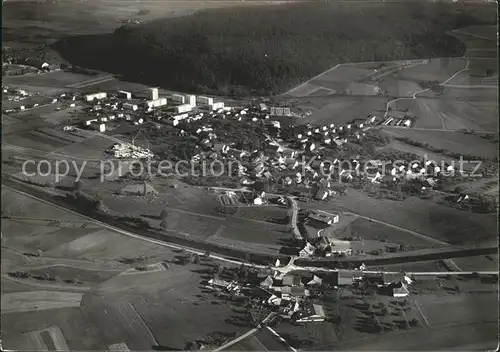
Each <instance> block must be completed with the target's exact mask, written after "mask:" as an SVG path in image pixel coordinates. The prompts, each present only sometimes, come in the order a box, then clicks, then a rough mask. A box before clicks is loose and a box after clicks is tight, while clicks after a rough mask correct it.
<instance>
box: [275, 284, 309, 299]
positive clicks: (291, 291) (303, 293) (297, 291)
mask: <svg viewBox="0 0 500 352" xmlns="http://www.w3.org/2000/svg"><path fill="white" fill-rule="evenodd" d="M279 291H281V293H282V294H288V295H290V296H295V297H308V296H309V295H310V292H309V290H308V289H306V288H305V287H303V286H284V287H281V288H279Z"/></svg>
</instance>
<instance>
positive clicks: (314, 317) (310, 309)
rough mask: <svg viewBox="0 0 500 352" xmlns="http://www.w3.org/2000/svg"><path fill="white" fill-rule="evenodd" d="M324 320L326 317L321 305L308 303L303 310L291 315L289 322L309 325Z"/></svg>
mask: <svg viewBox="0 0 500 352" xmlns="http://www.w3.org/2000/svg"><path fill="white" fill-rule="evenodd" d="M325 318H326V315H325V311H324V309H323V306H322V305H320V304H314V303H308V304H306V306H305V307H304V308H303V309H301V310H299V311H297V312H295V313H293V314H292V316H291V321H292V322H296V323H309V322H315V321H324V320H325Z"/></svg>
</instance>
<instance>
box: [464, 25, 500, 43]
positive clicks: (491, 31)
mask: <svg viewBox="0 0 500 352" xmlns="http://www.w3.org/2000/svg"><path fill="white" fill-rule="evenodd" d="M460 31H461V32H463V33H470V34H471V35H473V36H478V37H483V38H488V39H489V40H496V39H497V32H496V30H495V27H494V26H470V27H466V28H462V29H461V30H460Z"/></svg>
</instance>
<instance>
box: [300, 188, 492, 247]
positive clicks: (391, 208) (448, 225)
mask: <svg viewBox="0 0 500 352" xmlns="http://www.w3.org/2000/svg"><path fill="white" fill-rule="evenodd" d="M300 206H301V207H304V208H319V209H323V210H326V211H336V210H338V209H339V208H341V209H345V210H348V211H351V212H353V213H357V214H362V215H363V216H366V217H370V218H373V219H376V220H379V221H383V222H386V223H388V224H392V225H396V226H400V227H401V228H405V229H408V230H413V231H416V232H418V233H420V234H424V235H426V236H429V237H432V238H434V239H437V240H441V241H443V242H447V243H450V244H465V243H474V242H476V243H477V242H481V241H492V240H494V239H496V238H497V236H496V231H497V230H496V229H497V224H496V216H495V215H490V214H477V213H470V212H465V211H461V210H458V209H454V208H450V207H448V206H444V205H440V204H436V203H434V202H431V201H428V200H422V199H419V198H415V197H411V198H408V199H406V200H404V201H392V200H388V199H375V198H372V197H370V196H368V195H365V194H363V193H361V192H359V191H357V190H355V189H349V194H348V195H347V196H346V197H342V198H341V199H338V200H336V199H334V200H332V201H331V202H329V203H315V204H314V205H312V204H308V203H301V205H300Z"/></svg>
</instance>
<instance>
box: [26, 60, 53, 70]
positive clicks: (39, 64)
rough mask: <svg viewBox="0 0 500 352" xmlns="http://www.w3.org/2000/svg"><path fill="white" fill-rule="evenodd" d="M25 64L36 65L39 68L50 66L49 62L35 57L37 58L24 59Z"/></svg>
mask: <svg viewBox="0 0 500 352" xmlns="http://www.w3.org/2000/svg"><path fill="white" fill-rule="evenodd" d="M24 65H27V66H33V67H36V68H39V69H48V68H49V66H50V65H49V63H48V62H45V61H43V60H38V59H35V58H28V59H26V60H25V61H24Z"/></svg>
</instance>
